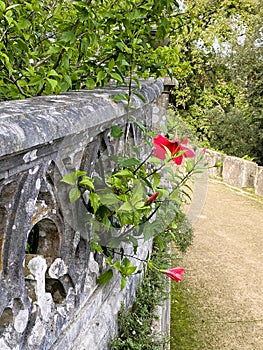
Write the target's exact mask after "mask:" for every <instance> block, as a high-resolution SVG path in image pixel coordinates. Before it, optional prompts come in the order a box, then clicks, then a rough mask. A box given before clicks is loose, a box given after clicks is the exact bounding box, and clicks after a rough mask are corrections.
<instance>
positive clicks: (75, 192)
mask: <svg viewBox="0 0 263 350" xmlns="http://www.w3.org/2000/svg"><path fill="white" fill-rule="evenodd" d="M80 196H81V192H80V190H79V189H78V188H77V187H73V188H72V189H71V190H70V191H69V200H70V203H71V204H72V203H74V202H76V200H78V199H79V198H80Z"/></svg>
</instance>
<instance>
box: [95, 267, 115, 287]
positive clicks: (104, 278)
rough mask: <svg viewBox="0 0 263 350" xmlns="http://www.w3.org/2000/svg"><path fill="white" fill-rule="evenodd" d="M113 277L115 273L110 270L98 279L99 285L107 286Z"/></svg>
mask: <svg viewBox="0 0 263 350" xmlns="http://www.w3.org/2000/svg"><path fill="white" fill-rule="evenodd" d="M112 277H113V271H112V269H109V270H107V271H106V272H104V273H103V274H102V275H100V276H99V277H98V278H97V283H98V284H106V283H108V282H109V281H110V280H111V278H112Z"/></svg>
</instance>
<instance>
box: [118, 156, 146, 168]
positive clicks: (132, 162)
mask: <svg viewBox="0 0 263 350" xmlns="http://www.w3.org/2000/svg"><path fill="white" fill-rule="evenodd" d="M139 164H141V162H140V161H139V160H138V159H136V158H129V159H125V160H123V161H121V162H120V163H119V166H120V167H123V168H129V167H132V166H134V165H139Z"/></svg>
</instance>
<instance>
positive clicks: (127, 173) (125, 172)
mask: <svg viewBox="0 0 263 350" xmlns="http://www.w3.org/2000/svg"><path fill="white" fill-rule="evenodd" d="M113 176H116V177H131V178H134V174H133V172H132V171H130V170H129V169H123V170H120V171H118V172H117V173H115V174H113Z"/></svg>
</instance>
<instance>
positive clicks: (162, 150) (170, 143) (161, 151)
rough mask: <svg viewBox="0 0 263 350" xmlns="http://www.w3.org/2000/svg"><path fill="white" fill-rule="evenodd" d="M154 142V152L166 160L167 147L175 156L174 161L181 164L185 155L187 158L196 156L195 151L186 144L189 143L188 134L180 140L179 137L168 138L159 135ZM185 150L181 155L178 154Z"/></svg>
mask: <svg viewBox="0 0 263 350" xmlns="http://www.w3.org/2000/svg"><path fill="white" fill-rule="evenodd" d="M153 143H154V149H153V151H154V154H155V155H156V157H157V158H159V159H162V160H164V159H165V157H166V154H167V149H168V150H169V151H170V152H171V155H172V157H173V159H172V160H173V162H174V163H176V164H177V165H181V164H182V161H183V157H185V158H192V157H194V156H195V153H194V152H193V151H192V150H191V149H190V148H188V147H186V146H184V145H187V143H188V137H187V136H186V137H185V139H184V140H183V141H182V142H180V139H179V138H176V139H173V140H168V139H167V138H166V137H164V136H162V135H160V134H159V135H157V136H156V137H155V138H154V139H153ZM181 151H182V152H183V153H181V154H180V155H178V156H176V155H177V154H178V153H179V152H181Z"/></svg>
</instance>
